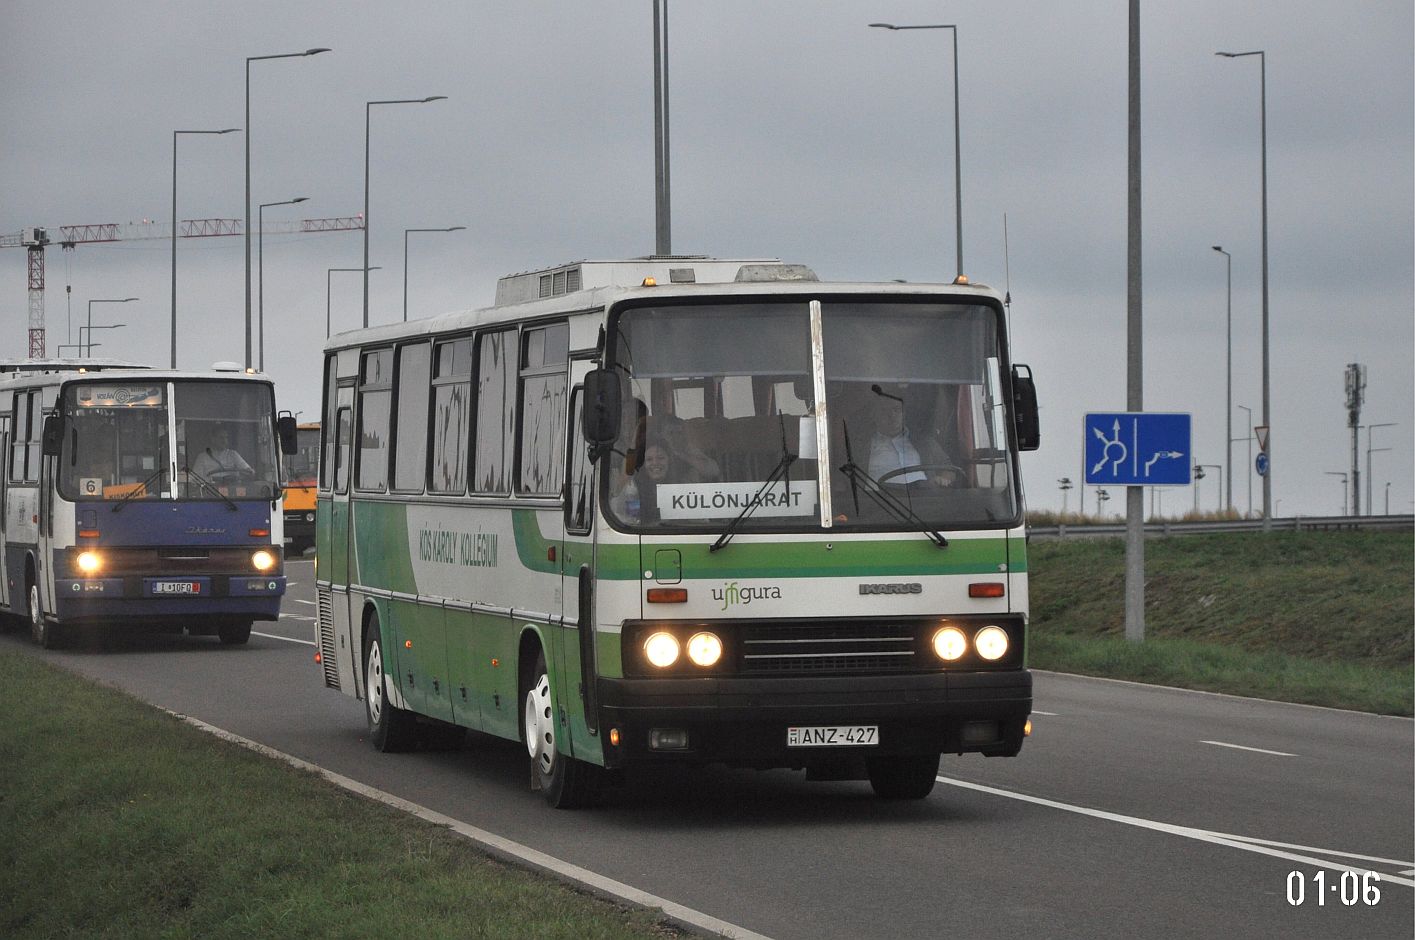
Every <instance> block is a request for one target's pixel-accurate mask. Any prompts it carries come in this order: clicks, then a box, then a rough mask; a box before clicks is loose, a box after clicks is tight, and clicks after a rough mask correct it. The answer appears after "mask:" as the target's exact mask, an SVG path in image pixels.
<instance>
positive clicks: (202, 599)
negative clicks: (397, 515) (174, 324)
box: [0, 359, 295, 647]
mask: <svg viewBox="0 0 1415 940" xmlns="http://www.w3.org/2000/svg"><path fill="white" fill-rule="evenodd" d="M277 429H278V430H277ZM294 436H295V427H294V419H293V418H288V417H286V418H281V419H279V421H278V422H277V419H276V412H275V395H274V389H273V387H272V385H271V382H270V380H269V379H268V378H266V377H264V376H259V375H249V374H246V373H244V372H242V371H241V369H240V367H239V366H238V365H235V364H228V365H221V366H219V367H218V368H214V369H213V370H212V371H210V372H195V371H192V372H187V371H180V372H179V371H170V370H158V369H148V368H146V367H144V366H141V365H136V364H132V363H122V362H117V361H111V360H95V359H79V360H40V359H26V360H16V361H8V362H3V363H0V451H3V453H4V454H5V463H6V465H5V468H4V472H3V474H0V518H3V524H2V525H0V571H3V584H0V608H3V609H8V610H9V611H11V612H13V613H16V614H19V615H21V616H23V617H25V618H26V619H27V620H28V621H29V626H30V632H31V633H32V635H33V638H34V640H35V642H37V643H39V644H41V645H43V646H46V647H50V646H54V645H56V644H58V643H60V642H62V640H63V639H64V637H65V635H66V634H67V632H68V631H69V630H70V628H72V627H77V626H84V627H86V628H91V629H93V630H104V631H109V632H114V631H117V632H128V631H134V630H167V631H186V632H188V633H194V634H216V635H218V636H219V637H220V638H221V642H223V643H228V644H239V643H245V642H246V641H247V640H248V639H249V637H250V632H251V624H252V622H253V621H256V620H275V619H277V618H278V617H279V615H280V598H281V596H282V595H284V593H285V573H284V559H283V555H282V550H281V543H282V541H283V539H282V535H281V518H280V494H281V480H280V456H279V449H280V448H279V445H280V443H281V442H282V441H283V442H284V443H285V444H287V445H288V448H291V449H292V448H293V446H294Z"/></svg>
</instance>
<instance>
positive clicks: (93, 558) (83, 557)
mask: <svg viewBox="0 0 1415 940" xmlns="http://www.w3.org/2000/svg"><path fill="white" fill-rule="evenodd" d="M76 562H77V564H78V566H79V570H80V571H82V572H83V573H84V574H97V573H98V570H99V569H100V568H102V567H103V558H102V557H101V556H100V555H99V554H98V552H79V557H78V558H77V559H76Z"/></svg>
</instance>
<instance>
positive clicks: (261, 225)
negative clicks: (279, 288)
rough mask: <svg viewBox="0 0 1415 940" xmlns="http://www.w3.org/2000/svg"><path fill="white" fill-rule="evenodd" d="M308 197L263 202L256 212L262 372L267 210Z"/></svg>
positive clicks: (263, 359) (306, 199) (263, 364)
mask: <svg viewBox="0 0 1415 940" xmlns="http://www.w3.org/2000/svg"><path fill="white" fill-rule="evenodd" d="M309 198H310V197H308V196H296V197H295V198H294V199H286V200H284V201H283V202H263V203H261V204H260V209H259V210H257V211H256V229H257V231H258V234H257V235H256V268H257V271H256V274H257V276H258V277H259V279H260V295H259V300H258V301H257V309H258V320H259V325H260V371H261V372H264V371H265V210H266V209H268V208H270V207H271V206H293V205H294V204H295V203H297V202H308V201H309Z"/></svg>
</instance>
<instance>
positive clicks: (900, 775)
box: [865, 754, 939, 800]
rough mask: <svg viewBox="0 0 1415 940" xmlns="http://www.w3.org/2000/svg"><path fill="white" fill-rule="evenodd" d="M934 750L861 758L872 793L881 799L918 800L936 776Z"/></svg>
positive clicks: (926, 791)
mask: <svg viewBox="0 0 1415 940" xmlns="http://www.w3.org/2000/svg"><path fill="white" fill-rule="evenodd" d="M938 759H939V755H937V754H924V755H918V754H911V755H908V756H905V757H871V758H868V759H867V760H866V761H865V769H866V770H867V771H868V772H869V775H870V786H872V787H874V791H875V796H878V797H880V798H881V799H885V800H922V799H923V798H924V797H926V796H928V795H929V792H930V791H931V790H933V788H934V778H935V777H937V776H938Z"/></svg>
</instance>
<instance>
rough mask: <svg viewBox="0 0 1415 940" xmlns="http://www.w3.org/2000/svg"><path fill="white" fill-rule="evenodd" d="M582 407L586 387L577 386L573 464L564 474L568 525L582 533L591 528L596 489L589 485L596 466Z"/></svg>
mask: <svg viewBox="0 0 1415 940" xmlns="http://www.w3.org/2000/svg"><path fill="white" fill-rule="evenodd" d="M583 409H584V388H583V386H580V387H577V388H576V389H575V391H574V394H573V395H572V397H571V401H570V427H569V437H570V453H569V455H568V457H569V464H570V465H569V469H568V471H567V473H566V474H565V528H566V530H568V531H570V532H575V533H578V534H581V535H583V534H586V533H588V532H589V531H590V519H591V513H590V510H591V507H592V506H593V500H594V491H593V488H592V487H591V486H590V478H591V477H590V474H591V471H592V470H593V467H592V466H591V464H590V460H589V450H588V446H587V445H586V443H585V437H584V433H583V431H584V428H583V427H581V424H580V412H581V411H582V410H583Z"/></svg>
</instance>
